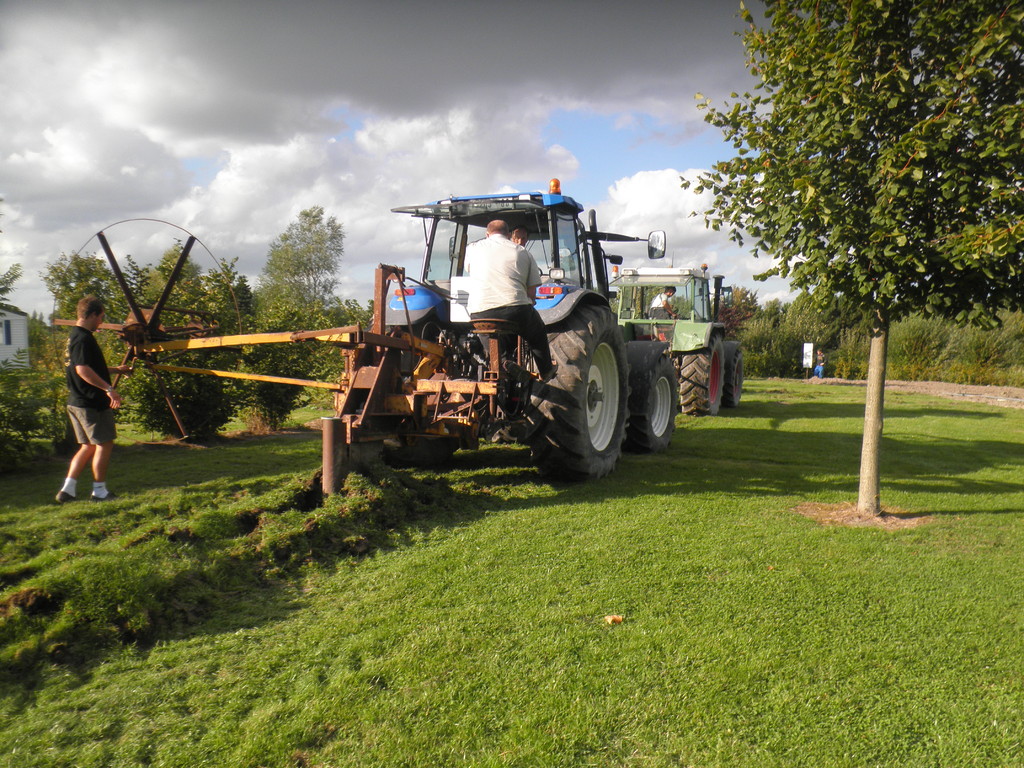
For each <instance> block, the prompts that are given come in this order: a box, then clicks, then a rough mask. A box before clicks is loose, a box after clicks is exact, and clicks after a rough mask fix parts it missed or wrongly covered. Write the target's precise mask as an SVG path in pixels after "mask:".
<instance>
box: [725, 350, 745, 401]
mask: <svg viewBox="0 0 1024 768" xmlns="http://www.w3.org/2000/svg"><path fill="white" fill-rule="evenodd" d="M741 397H743V350H742V349H740V343H739V342H738V341H727V342H725V375H724V376H723V378H722V406H723V407H724V408H735V407H736V406H737V405H739V404H740V398H741Z"/></svg>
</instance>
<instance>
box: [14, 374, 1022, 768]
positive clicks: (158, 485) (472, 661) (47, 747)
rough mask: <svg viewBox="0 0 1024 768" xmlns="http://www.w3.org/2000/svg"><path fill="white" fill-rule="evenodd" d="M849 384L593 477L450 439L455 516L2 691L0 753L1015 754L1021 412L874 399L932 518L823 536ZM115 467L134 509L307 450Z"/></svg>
mask: <svg viewBox="0 0 1024 768" xmlns="http://www.w3.org/2000/svg"><path fill="white" fill-rule="evenodd" d="M863 395H864V393H863V390H862V389H858V388H854V387H840V386H828V385H819V386H812V385H809V384H805V383H801V382H766V381H762V382H752V383H750V384H749V386H748V390H747V392H746V393H745V397H744V400H743V402H742V403H741V406H740V408H739V409H736V410H732V411H724V412H723V415H722V416H721V417H719V418H715V419H684V418H680V419H679V421H678V424H679V428H678V430H677V433H676V438H675V441H674V443H673V445H672V447H671V448H670V449H669V451H668V452H667V453H665V454H662V455H659V456H626V457H624V459H623V460H622V462H621V464H620V467H619V469H618V471H617V472H616V473H615V474H614V475H613V476H611V477H609V478H606V479H604V480H601V481H599V482H593V483H587V484H583V485H569V484H559V483H549V482H544V481H541V480H540V479H539V478H538V477H537V475H536V474H535V472H534V471H533V469H532V468H531V467H530V464H529V460H528V454H527V452H525V451H524V450H521V449H518V448H510V447H492V448H488V449H485V450H482V451H478V452H471V453H459V454H457V455H456V459H455V462H454V463H453V465H452V467H451V470H450V472H447V473H445V475H444V481H445V482H447V483H448V484H450V486H451V489H452V504H451V509H450V510H449V511H447V512H439V513H437V514H436V515H433V516H431V517H428V518H420V519H417V520H415V521H412V522H410V523H408V524H407V525H405V526H403V527H400V530H396V531H395V532H394V535H393V536H392V537H391V539H390V541H391V542H392V544H391V546H390V547H388V548H386V549H383V550H379V551H377V552H376V553H375V554H373V555H372V556H370V557H363V558H352V557H346V558H342V559H335V560H328V561H319V562H313V563H311V564H309V565H307V566H305V567H303V568H301V569H300V570H298V571H292V572H287V573H285V574H283V575H282V576H279V577H270V578H267V579H266V580H264V581H262V582H261V583H260V584H258V585H253V586H251V587H249V588H247V589H245V590H242V591H239V592H237V593H234V594H231V595H228V596H227V597H226V598H225V599H224V600H222V601H220V602H218V603H216V605H215V607H214V609H213V610H212V612H210V613H208V614H205V615H204V616H203V617H202V618H201V620H199V621H198V622H196V623H193V624H188V625H184V626H182V627H179V628H177V629H175V630H174V631H171V632H168V633H167V634H166V635H165V636H163V637H160V638H159V639H157V640H156V642H155V643H154V644H151V645H148V646H147V647H140V646H134V645H128V646H124V647H121V648H115V649H114V650H111V651H107V652H105V653H104V654H102V655H100V656H97V657H96V658H94V659H92V660H89V661H87V662H84V663H81V664H77V665H73V666H61V665H48V666H45V667H44V668H43V669H42V670H41V671H37V672H35V673H34V675H33V677H32V678H31V680H25V681H24V682H23V684H22V685H16V684H11V685H8V686H7V687H6V688H5V690H4V698H3V701H2V709H0V765H11V766H57V765H75V766H137V765H145V766H254V767H255V766H267V767H268V768H271V767H277V766H400V765H407V766H441V765H480V766H491V765H493V766H504V765H516V766H534V765H536V766H587V765H597V766H619V765H622V766H867V765H884V766H965V765H977V766H1016V765H1021V764H1024V711H1022V710H1024V631H1022V630H1024V411H1021V410H1011V409H1000V408H997V407H994V406H987V405H974V404H968V403H959V402H951V401H948V400H940V399H933V398H927V397H923V396H915V395H894V394H889V395H888V396H887V419H886V425H885V430H886V437H885V443H884V446H883V459H882V465H883V478H884V481H883V502H884V503H885V504H886V505H887V506H891V507H896V508H899V509H900V510H901V511H902V512H905V513H908V514H927V515H930V516H931V519H930V521H929V522H927V523H926V524H923V525H919V526H917V527H913V528H907V529H903V530H880V529H876V528H845V527H827V526H822V525H819V524H818V523H816V522H814V521H812V520H809V519H807V518H805V517H803V516H800V515H797V514H795V513H794V512H793V511H792V509H793V508H794V507H795V506H796V505H798V504H801V503H804V502H816V503H838V502H844V501H852V500H854V498H855V494H856V488H857V465H858V461H859V450H860V429H861V422H862V418H863ZM115 462H116V463H115V465H114V470H113V472H112V475H113V476H114V477H115V478H117V480H116V481H114V480H112V484H113V485H115V486H116V487H117V489H118V490H121V491H122V492H123V493H124V494H125V497H126V499H125V501H124V503H121V504H119V506H118V507H117V510H116V511H113V512H111V514H115V515H118V516H120V517H119V518H118V519H120V520H121V521H122V522H121V523H120V524H121V525H123V526H129V525H132V524H133V523H132V522H131V521H130V520H128V519H127V518H129V517H131V515H132V514H139V515H141V514H150V515H154V514H158V513H157V511H155V510H158V509H159V508H161V504H163V505H165V506H167V507H168V508H170V507H173V508H174V509H175V510H179V511H180V510H182V509H187V508H188V507H189V505H190V504H198V500H199V499H201V498H202V497H203V495H204V494H208V495H210V496H212V497H219V495H223V496H226V495H230V493H233V492H234V491H235V490H236V489H237V488H239V487H245V486H247V485H258V486H264V485H272V484H273V482H274V481H275V478H279V477H280V476H281V475H280V473H281V472H282V471H288V472H292V473H294V472H303V471H309V472H311V471H312V470H313V469H314V468H315V467H316V466H317V464H318V463H319V444H318V442H317V441H316V440H315V439H310V440H302V439H301V438H293V439H279V438H276V439H271V440H267V441H246V442H238V443H235V444H232V445H227V446H221V447H217V448H209V449H205V450H199V451H190V450H172V449H159V450H152V449H141V448H140V449H133V448H125V449H124V450H122V451H120V453H118V455H117V456H116V458H115ZM62 473H63V466H62V465H59V464H54V465H53V466H46V467H45V468H44V469H43V470H41V471H39V472H38V473H36V474H34V475H20V476H0V498H2V499H3V505H2V506H0V514H2V518H0V519H2V520H4V521H6V522H5V526H7V527H9V528H15V527H17V528H18V530H19V531H20V530H24V529H23V528H22V527H21V526H22V525H23V524H24V520H21V519H20V516H23V517H24V518H30V519H33V520H38V521H39V522H38V525H37V529H36V535H37V536H40V537H53V538H54V539H59V537H60V534H59V527H58V526H56V525H55V521H54V518H53V516H54V515H57V514H58V512H57V511H55V508H54V507H53V506H48V505H47V504H46V502H48V501H49V498H50V497H51V496H52V493H53V492H54V490H55V488H56V485H55V484H59V479H60V477H61V476H62ZM417 476H418V477H420V478H426V479H428V480H429V479H430V475H429V473H420V474H418V475H417ZM182 495H186V496H187V497H188V499H190V500H192V501H189V502H188V503H185V502H182V501H181V497H182ZM132 499H136V500H137V503H136V504H134V505H133V504H132V503H131V500H132ZM173 499H178V501H177V502H174V503H173V504H172V502H171V500H173ZM76 506H78V507H80V511H77V512H75V514H81V515H86V514H88V515H91V516H95V520H96V521H97V523H96V524H97V525H99V524H101V521H102V516H101V515H99V509H102V507H100V505H94V506H89V505H86V504H84V503H83V504H81V505H76ZM140 509H149V510H150V511H149V512H146V513H143V512H140V511H139V510H140ZM178 513H179V512H176V513H175V514H178ZM63 514H71V513H70V512H68V511H66V510H65V512H64V513H63ZM16 517H18V518H19V519H18V522H17V523H16V522H15V518H16ZM47 520H49V521H50V522H49V523H47ZM71 527H74V526H71ZM611 614H617V615H621V616H622V617H623V621H622V623H621V624H608V623H606V622H605V620H604V617H605V616H607V615H611Z"/></svg>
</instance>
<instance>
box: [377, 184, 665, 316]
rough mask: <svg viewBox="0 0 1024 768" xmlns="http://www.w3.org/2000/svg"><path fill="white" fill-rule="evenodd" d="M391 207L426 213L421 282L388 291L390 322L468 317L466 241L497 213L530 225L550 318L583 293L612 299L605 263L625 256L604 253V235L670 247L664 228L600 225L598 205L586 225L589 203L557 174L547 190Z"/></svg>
mask: <svg viewBox="0 0 1024 768" xmlns="http://www.w3.org/2000/svg"><path fill="white" fill-rule="evenodd" d="M392 211H394V212H395V213H405V214H409V215H411V216H415V217H417V218H419V219H421V220H422V222H423V235H424V242H425V249H424V257H423V266H422V270H421V273H420V279H419V281H418V282H419V285H417V286H410V285H407V286H406V287H405V288H404V289H403V290H402V295H397V292H396V295H394V296H391V297H389V300H388V308H387V310H388V312H387V322H388V324H392V325H393V324H406V323H407V322H409V321H411V322H412V323H413V324H416V323H417V322H419V321H421V320H425V319H427V318H428V317H432V316H433V317H436V318H437V319H438V320H440V321H441V322H442V323H447V322H465V321H468V319H469V318H468V315H467V314H466V312H465V305H466V301H467V298H468V279H469V278H468V276H467V275H466V273H465V259H466V247H467V246H468V245H470V244H471V243H473V242H476V241H477V240H481V239H483V238H484V237H485V236H486V228H487V224H488V223H489V222H491V221H493V220H494V219H502V220H504V221H505V222H507V223H508V225H509V229H510V230H515V229H518V228H522V229H525V230H526V232H527V233H528V241H527V244H526V246H525V247H526V249H527V250H528V251H529V252H530V254H531V255H532V256H533V258H534V260H535V261H536V262H537V266H538V267H539V268H540V272H541V275H542V277H543V284H542V285H541V286H540V288H539V289H538V290H537V302H536V307H537V310H538V311H539V312H540V313H541V317H542V318H544V319H545V322H548V323H551V322H556V321H557V320H559V319H561V318H562V317H564V316H565V314H567V312H568V311H571V309H572V307H573V306H575V304H576V303H577V302H578V301H580V300H584V297H586V299H585V300H596V301H599V302H603V303H605V304H606V305H607V302H608V296H609V291H610V288H609V275H608V266H607V264H608V263H609V262H611V263H620V262H621V258H619V257H615V256H611V257H606V256H605V253H604V250H603V248H602V246H601V243H602V242H606V241H618V242H626V241H630V242H632V241H644V240H646V241H648V244H649V247H648V252H649V255H650V256H651V258H660V257H661V256H663V255H664V248H665V246H664V243H665V237H664V232H657V233H651V235H650V236H649V237H648V238H637V237H631V236H626V235H614V234H610V233H602V232H598V231H597V227H596V224H595V218H594V213H593V211H591V215H590V224H591V226H590V227H589V228H586V227H584V226H583V223H582V221H581V219H580V214H581V213H582V212H583V206H582V205H580V204H579V203H578V202H577V201H576V200H574V199H573V198H571V197H568V196H566V195H563V194H562V193H561V186H560V184H558V180H557V179H553V180H552V183H551V186H550V190H549V191H548V192H546V193H542V192H531V193H519V192H510V193H505V194H496V195H479V196H472V197H450V198H447V199H444V200H438V201H435V202H432V203H426V204H424V205H412V206H403V207H400V208H393V209H392Z"/></svg>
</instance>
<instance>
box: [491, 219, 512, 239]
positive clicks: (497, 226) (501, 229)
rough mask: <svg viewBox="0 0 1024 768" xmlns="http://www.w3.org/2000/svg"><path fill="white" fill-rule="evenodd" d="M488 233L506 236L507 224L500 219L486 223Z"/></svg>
mask: <svg viewBox="0 0 1024 768" xmlns="http://www.w3.org/2000/svg"><path fill="white" fill-rule="evenodd" d="M487 234H488V235H504V236H505V237H508V224H507V223H506V222H504V221H502V220H501V219H495V220H494V221H492V222H491V223H490V224H488V225H487Z"/></svg>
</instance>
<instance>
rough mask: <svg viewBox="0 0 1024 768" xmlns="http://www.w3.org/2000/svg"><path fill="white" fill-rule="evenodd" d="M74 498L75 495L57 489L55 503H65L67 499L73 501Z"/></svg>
mask: <svg viewBox="0 0 1024 768" xmlns="http://www.w3.org/2000/svg"><path fill="white" fill-rule="evenodd" d="M74 500H75V497H74V496H72V495H71V494H70V493H65V492H64V491H58V492H57V503H58V504H65V503H67V502H69V501H74Z"/></svg>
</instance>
